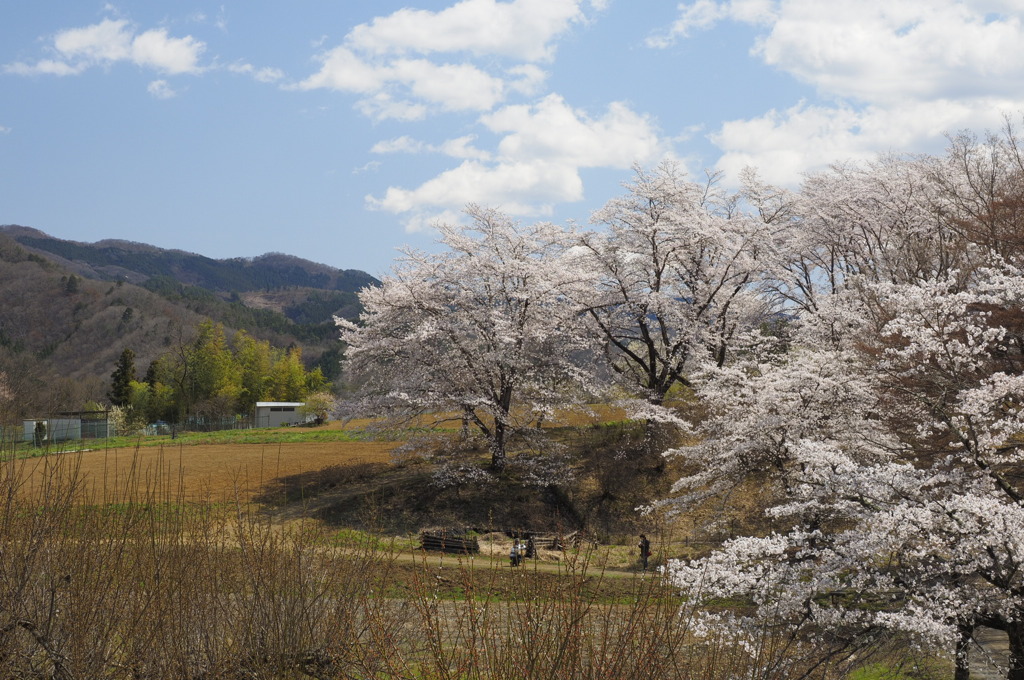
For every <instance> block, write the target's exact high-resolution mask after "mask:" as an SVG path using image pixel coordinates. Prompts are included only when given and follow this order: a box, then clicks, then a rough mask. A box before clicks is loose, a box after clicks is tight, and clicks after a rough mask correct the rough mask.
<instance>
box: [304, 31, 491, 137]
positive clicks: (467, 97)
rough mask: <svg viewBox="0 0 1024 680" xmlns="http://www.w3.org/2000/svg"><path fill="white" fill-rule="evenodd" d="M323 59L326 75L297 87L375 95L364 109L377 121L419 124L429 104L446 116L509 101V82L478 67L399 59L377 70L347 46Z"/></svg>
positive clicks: (306, 80) (314, 76) (321, 70)
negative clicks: (416, 121) (446, 113)
mask: <svg viewBox="0 0 1024 680" xmlns="http://www.w3.org/2000/svg"><path fill="white" fill-rule="evenodd" d="M321 59H322V62H323V66H322V67H321V69H320V71H319V72H318V73H315V74H313V75H312V76H310V77H309V78H306V79H305V80H303V81H302V82H300V83H298V84H297V85H295V86H294V88H295V89H300V90H313V89H319V88H328V89H334V90H342V91H345V92H353V93H356V94H364V95H369V97H368V98H367V99H366V100H364V101H363V102H361V103H360V105H359V108H360V109H361V110H363V111H364V113H366V114H367V115H370V116H372V117H376V118H398V119H401V120H416V119H418V118H421V117H423V115H425V114H426V112H427V105H430V106H432V107H433V108H435V109H437V110H442V111H487V110H489V109H491V108H493V107H494V106H495V105H496V104H498V103H499V102H501V101H502V100H503V99H504V97H505V82H504V81H503V80H502V79H501V78H497V77H494V76H491V75H489V74H488V73H486V72H485V71H483V70H481V69H479V68H477V67H476V66H474V65H472V64H435V63H434V62H431V61H428V60H426V59H395V60H393V61H389V62H387V63H383V64H376V65H375V64H371V63H369V62H367V61H364V60H363V59H361V58H360V57H359V56H358V55H357V54H356V53H354V52H353V51H352V50H350V49H348V48H347V47H336V48H334V49H333V50H330V51H329V52H328V53H326V54H325V55H323V56H322V58H321ZM396 95H397V96H396Z"/></svg>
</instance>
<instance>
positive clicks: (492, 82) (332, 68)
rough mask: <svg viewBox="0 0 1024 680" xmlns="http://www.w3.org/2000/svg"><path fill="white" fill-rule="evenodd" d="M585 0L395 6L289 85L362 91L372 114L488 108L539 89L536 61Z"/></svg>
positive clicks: (541, 76)
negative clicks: (435, 8)
mask: <svg viewBox="0 0 1024 680" xmlns="http://www.w3.org/2000/svg"><path fill="white" fill-rule="evenodd" d="M584 2H585V0H511V1H507V2H499V1H498V0H461V1H460V2H456V3H455V4H454V5H452V6H451V7H448V8H446V9H443V10H440V11H430V10H417V9H402V10H398V11H397V12H394V13H392V14H389V15H387V16H383V17H377V18H376V19H374V20H373V21H371V22H369V23H365V24H360V25H359V26H356V27H355V28H353V29H352V30H351V31H350V32H349V33H348V34H347V35H346V36H345V38H344V40H343V41H342V43H341V44H340V45H337V46H335V47H333V48H331V49H329V50H326V51H324V52H322V53H321V54H320V55H318V56H317V60H318V61H319V62H320V68H319V70H318V71H317V72H316V73H313V74H312V75H310V76H309V77H307V78H305V79H304V80H302V81H300V82H298V83H296V84H295V85H292V86H290V87H291V88H292V89H299V90H313V89H321V88H325V89H333V90H339V91H343V92H350V93H353V94H357V95H362V97H363V99H361V100H360V101H359V102H357V104H356V108H357V109H358V110H360V111H362V112H363V113H364V114H365V115H368V116H371V117H374V118H377V119H382V118H390V119H397V120H418V119H420V118H422V117H424V116H426V115H428V114H430V113H436V112H443V111H490V110H493V109H494V108H496V107H498V106H500V105H501V104H503V103H505V102H506V101H507V100H508V98H509V97H510V96H513V95H519V96H536V95H537V94H538V93H539V92H540V91H541V88H542V87H543V85H544V81H545V79H546V78H547V74H546V73H545V71H544V69H542V68H541V67H540V66H538V65H537V64H538V63H543V62H546V61H548V60H550V59H551V58H552V57H553V56H554V52H555V41H556V40H557V38H559V37H560V36H561V35H563V34H565V33H566V32H567V31H569V30H570V28H571V27H572V26H573V25H574V24H576V23H581V22H584V21H586V16H585V13H584V10H583V5H584ZM603 4H604V3H603V2H600V1H599V2H597V3H594V2H590V5H591V6H592V7H595V8H598V9H599V8H600V6H602V5H603ZM442 55H443V56H442ZM509 61H512V62H514V63H511V64H510V63H508V62H509Z"/></svg>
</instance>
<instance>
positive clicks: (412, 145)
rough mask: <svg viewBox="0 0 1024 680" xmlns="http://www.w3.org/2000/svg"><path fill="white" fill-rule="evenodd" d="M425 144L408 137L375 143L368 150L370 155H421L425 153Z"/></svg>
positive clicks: (426, 146) (403, 136)
mask: <svg viewBox="0 0 1024 680" xmlns="http://www.w3.org/2000/svg"><path fill="white" fill-rule="evenodd" d="M427 148H428V145H427V144H424V143H423V142H421V141H418V140H415V139H413V138H412V137H410V136H409V135H402V136H401V137H395V138H394V139H388V140H385V141H381V142H377V143H376V144H374V145H373V147H372V148H371V149H370V152H371V153H421V152H423V151H426V150H427Z"/></svg>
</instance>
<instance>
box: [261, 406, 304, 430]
mask: <svg viewBox="0 0 1024 680" xmlns="http://www.w3.org/2000/svg"><path fill="white" fill-rule="evenodd" d="M305 405H306V402H304V401H257V402H256V419H255V421H254V423H255V426H256V427H284V426H286V425H298V424H300V423H304V422H306V414H305V413H303V412H302V407H303V406H305Z"/></svg>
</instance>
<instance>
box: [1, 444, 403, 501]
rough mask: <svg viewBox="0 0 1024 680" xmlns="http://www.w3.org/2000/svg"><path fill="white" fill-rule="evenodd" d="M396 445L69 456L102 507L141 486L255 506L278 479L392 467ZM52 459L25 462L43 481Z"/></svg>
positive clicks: (169, 448)
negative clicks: (356, 467)
mask: <svg viewBox="0 0 1024 680" xmlns="http://www.w3.org/2000/svg"><path fill="white" fill-rule="evenodd" d="M396 445H397V443H396V442H379V441H355V442H342V441H338V442H299V443H274V444H210V445H203V444H199V445H191V446H185V445H177V446H175V445H171V444H168V445H165V446H148V447H133V448H111V449H97V450H92V451H85V452H81V453H66V454H61V455H63V456H75V457H76V458H77V460H76V463H77V465H78V466H79V471H80V473H81V479H82V481H83V483H84V484H85V485H86V487H87V488H88V490H89V493H88V494H87V495H86V497H91V498H93V499H94V500H95V501H96V502H100V501H102V500H103V499H104V498H105V497H110V496H112V495H116V494H115V493H114V492H115V491H116V490H118V489H123V488H125V487H126V486H127V485H129V484H132V483H133V481H134V480H141V481H142V482H143V483H142V484H141V485H139V486H141V487H142V488H146V489H154V490H155V494H156V495H157V496H159V497H163V498H169V499H175V500H182V501H188V502H215V503H217V502H225V501H231V502H235V501H238V502H241V503H243V504H245V503H249V502H250V501H252V499H253V498H254V497H255V496H256V495H258V494H259V492H260V490H261V489H263V488H264V487H265V486H266V485H267V484H268V483H269V482H271V481H272V480H274V479H277V478H281V477H287V476H291V475H297V474H301V473H303V472H309V471H314V470H321V469H324V468H327V467H331V466H346V465H360V464H365V463H388V462H389V461H390V452H391V450H392V449H393V448H394V447H395V446H396ZM49 462H50V460H49V457H40V458H32V459H27V460H23V461H20V464H21V465H25V466H27V468H28V470H30V471H31V472H32V474H31V475H29V477H28V479H29V480H30V481H31V480H33V479H37V478H39V477H40V476H41V475H43V474H44V471H45V469H46V466H47V465H48V464H49Z"/></svg>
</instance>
